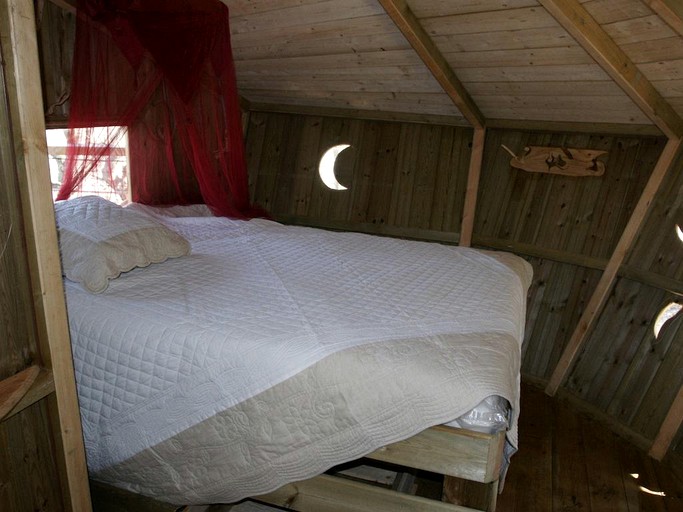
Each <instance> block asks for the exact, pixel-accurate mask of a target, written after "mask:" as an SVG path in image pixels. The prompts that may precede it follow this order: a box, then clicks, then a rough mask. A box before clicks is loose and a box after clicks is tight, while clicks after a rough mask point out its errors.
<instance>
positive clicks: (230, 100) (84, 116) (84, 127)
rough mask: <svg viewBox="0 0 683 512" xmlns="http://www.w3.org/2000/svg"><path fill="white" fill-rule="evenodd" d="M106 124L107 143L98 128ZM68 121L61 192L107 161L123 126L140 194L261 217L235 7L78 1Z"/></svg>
mask: <svg viewBox="0 0 683 512" xmlns="http://www.w3.org/2000/svg"><path fill="white" fill-rule="evenodd" d="M102 126H106V127H109V128H107V130H106V133H107V137H106V140H104V141H102V140H97V138H96V137H95V136H94V135H93V134H94V129H95V127H102ZM69 128H70V130H69V137H68V139H69V140H68V148H67V161H66V166H65V175H64V181H63V184H62V186H61V189H60V191H59V195H58V197H57V199H66V198H68V197H69V196H70V195H71V193H72V192H74V191H75V190H77V189H78V187H79V185H80V184H81V183H82V182H83V180H84V179H85V177H86V176H87V175H88V174H90V173H92V172H93V171H95V169H97V168H98V167H99V168H100V169H102V167H103V166H104V167H105V168H106V166H107V165H108V159H107V158H106V157H107V156H108V155H109V154H111V153H112V148H113V147H115V146H114V144H115V142H116V141H117V140H119V138H120V137H121V136H122V131H124V130H125V131H127V135H128V141H129V142H128V145H129V162H130V188H131V198H132V200H133V201H135V202H140V203H144V204H153V205H163V204H189V203H202V202H203V203H205V204H207V205H208V206H209V207H210V208H211V209H212V210H213V212H214V213H215V214H217V215H223V216H228V217H234V218H249V217H253V216H258V215H260V211H259V210H258V209H256V208H254V207H252V206H251V204H250V203H249V189H248V179H247V170H246V161H245V156H244V143H243V139H242V126H241V114H240V107H239V98H238V95H237V86H236V81H235V69H234V64H233V61H232V50H231V47H230V29H229V17H228V8H227V7H226V6H225V5H224V4H223V3H221V2H219V1H218V0H78V18H77V28H76V45H75V50H74V63H73V75H72V84H71V104H70V113H69ZM99 131H100V132H101V131H102V129H101V128H99ZM110 181H112V182H113V181H114V180H110ZM111 185H112V186H117V184H116V183H111Z"/></svg>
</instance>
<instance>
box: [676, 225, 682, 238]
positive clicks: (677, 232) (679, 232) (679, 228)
mask: <svg viewBox="0 0 683 512" xmlns="http://www.w3.org/2000/svg"><path fill="white" fill-rule="evenodd" d="M676 234H677V235H678V238H679V239H680V241H681V242H683V229H681V227H680V226H679V225H678V224H676Z"/></svg>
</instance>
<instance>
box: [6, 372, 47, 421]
mask: <svg viewBox="0 0 683 512" xmlns="http://www.w3.org/2000/svg"><path fill="white" fill-rule="evenodd" d="M39 372H40V368H39V367H38V366H35V365H33V366H29V367H28V368H26V369H25V370H22V371H20V372H19V373H17V374H15V375H13V376H12V377H8V378H6V379H4V380H1V381H0V421H2V420H3V419H4V418H5V416H7V414H8V413H9V412H10V411H11V410H12V409H14V407H15V406H16V405H17V404H18V403H19V402H20V401H21V400H22V399H23V398H24V397H25V396H26V394H27V393H28V391H29V390H30V389H31V386H32V385H33V383H34V382H35V380H36V377H38V373H39Z"/></svg>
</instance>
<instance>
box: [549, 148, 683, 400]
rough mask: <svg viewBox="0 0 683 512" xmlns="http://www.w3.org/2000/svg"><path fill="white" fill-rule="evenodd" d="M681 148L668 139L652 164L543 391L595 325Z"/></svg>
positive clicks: (557, 380)
mask: <svg viewBox="0 0 683 512" xmlns="http://www.w3.org/2000/svg"><path fill="white" fill-rule="evenodd" d="M680 148H681V139H671V140H669V141H668V142H667V144H666V146H665V147H664V150H663V151H662V154H661V155H660V157H659V160H658V161H657V164H656V165H655V168H654V170H653V171H652V174H651V175H650V179H649V180H648V183H647V185H646V187H645V189H644V190H643V193H642V195H641V196H640V200H639V201H638V204H637V205H636V207H635V208H634V210H633V213H632V215H631V218H630V220H629V222H628V224H627V225H626V228H625V229H624V232H623V234H622V235H621V238H620V239H619V243H618V244H617V246H616V248H615V249H614V253H613V254H612V257H611V258H610V260H609V262H608V264H607V267H606V268H605V271H604V273H603V274H602V277H601V278H600V282H599V283H598V285H597V287H596V289H595V291H594V292H593V296H592V297H591V299H590V301H589V302H588V305H587V306H586V308H585V310H584V312H583V314H582V315H581V319H580V320H579V324H578V325H577V326H576V328H575V330H574V333H573V334H572V337H571V338H570V340H569V342H568V343H567V346H566V347H565V349H564V352H563V354H562V357H561V358H560V361H559V363H558V364H557V367H556V368H555V371H554V372H553V375H552V377H551V378H550V381H549V383H548V387H547V388H546V392H547V393H548V394H550V395H554V394H555V393H556V392H557V389H558V388H559V387H560V385H561V384H562V381H564V379H565V377H566V375H567V373H568V372H569V370H570V368H571V366H572V364H573V362H574V360H575V358H576V356H577V354H578V352H579V350H580V349H581V347H582V346H583V344H584V342H585V341H586V338H587V336H588V334H589V333H590V330H591V328H592V327H593V326H594V324H595V322H596V320H597V318H598V315H599V314H600V311H601V310H602V307H603V306H604V304H605V301H606V300H607V296H608V294H609V292H610V290H611V289H612V285H613V284H614V279H615V278H616V275H617V272H618V270H619V267H620V266H621V264H622V262H623V261H624V258H625V257H626V254H627V253H628V251H629V250H630V248H631V246H632V244H633V241H634V240H635V238H636V236H637V235H638V232H639V231H640V228H641V226H642V224H643V221H644V220H645V216H646V214H647V212H648V209H649V207H650V204H651V203H652V201H653V199H654V197H655V194H656V193H657V191H658V190H659V187H660V185H661V183H662V181H663V180H664V176H665V175H666V173H667V171H668V170H669V167H671V165H672V163H673V161H674V159H675V158H676V156H677V154H678V151H679V150H680Z"/></svg>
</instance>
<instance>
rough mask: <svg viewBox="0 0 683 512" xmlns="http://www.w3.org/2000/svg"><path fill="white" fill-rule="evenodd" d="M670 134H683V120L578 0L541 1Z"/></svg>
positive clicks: (658, 124) (669, 135)
mask: <svg viewBox="0 0 683 512" xmlns="http://www.w3.org/2000/svg"><path fill="white" fill-rule="evenodd" d="M539 2H540V3H541V5H543V7H545V8H546V9H547V10H548V12H549V13H550V14H551V15H553V16H554V17H555V19H556V20H557V21H558V22H559V23H560V24H561V25H562V26H563V27H564V29H565V30H566V31H567V32H569V33H570V34H571V35H572V36H573V37H574V39H576V41H577V42H578V43H579V44H580V45H581V46H583V48H584V49H585V50H586V51H587V52H588V53H589V54H590V55H591V56H592V57H593V58H594V59H595V60H596V61H597V63H598V64H600V66H602V68H603V69H604V70H605V71H606V72H607V73H608V74H609V75H610V76H611V77H612V79H614V81H615V82H616V83H617V84H618V85H619V86H620V87H621V88H622V89H623V90H624V92H626V94H628V96H629V97H630V98H631V99H632V100H633V101H634V102H635V103H636V104H637V105H638V107H640V109H641V110H642V111H643V112H644V113H645V114H646V115H647V116H648V117H649V118H650V119H651V120H652V122H653V123H655V124H656V125H657V126H658V127H659V128H660V129H661V130H662V132H664V134H665V135H666V136H667V137H670V138H679V137H681V136H682V135H683V119H681V117H680V116H679V115H678V114H677V113H676V111H675V110H674V109H673V108H672V107H671V105H669V103H668V102H667V101H666V100H665V99H664V98H663V97H662V96H661V95H660V94H659V92H658V91H657V90H656V89H655V87H654V86H653V85H652V83H651V82H650V81H649V80H648V79H647V78H645V76H643V74H642V73H641V72H640V70H639V69H638V67H637V66H636V65H635V64H634V63H633V61H631V59H629V58H628V56H627V55H626V54H625V53H624V52H623V50H622V49H621V48H620V47H619V46H618V45H617V44H616V43H615V42H614V40H613V39H612V38H611V37H610V36H609V35H608V34H607V33H606V32H605V31H604V30H603V28H602V27H601V26H600V24H599V23H598V22H597V21H595V19H593V17H592V16H591V15H590V14H589V13H588V11H586V9H585V8H584V7H583V6H582V5H581V4H580V3H579V2H578V1H577V0H539Z"/></svg>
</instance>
